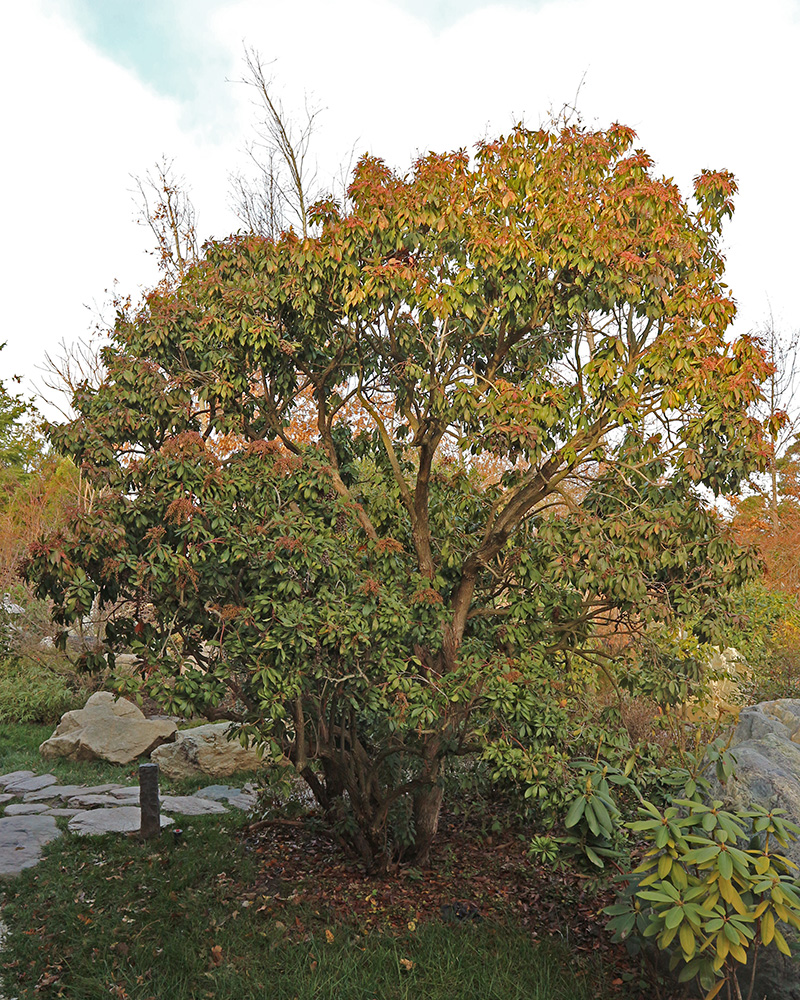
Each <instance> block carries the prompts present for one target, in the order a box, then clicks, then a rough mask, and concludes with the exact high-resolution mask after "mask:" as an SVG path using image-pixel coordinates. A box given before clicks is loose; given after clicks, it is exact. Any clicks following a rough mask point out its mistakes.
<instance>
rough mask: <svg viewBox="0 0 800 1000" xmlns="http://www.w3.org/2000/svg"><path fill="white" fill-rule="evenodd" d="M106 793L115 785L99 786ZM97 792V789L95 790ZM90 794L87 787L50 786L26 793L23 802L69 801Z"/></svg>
mask: <svg viewBox="0 0 800 1000" xmlns="http://www.w3.org/2000/svg"><path fill="white" fill-rule="evenodd" d="M98 787H99V788H101V789H102V790H103V791H104V792H105V791H107V790H108V789H109V788H113V787H114V786H113V785H99V786H98ZM93 791H97V789H93ZM88 792H89V789H88V788H87V787H86V785H48V786H47V787H46V788H37V789H36V791H35V792H26V793H25V795H24V796H23V799H22V801H23V802H46V801H47V800H48V799H68V798H69V797H70V796H71V795H81V794H86V793H88Z"/></svg>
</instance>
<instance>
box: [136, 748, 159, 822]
mask: <svg viewBox="0 0 800 1000" xmlns="http://www.w3.org/2000/svg"><path fill="white" fill-rule="evenodd" d="M139 807H140V809H141V813H142V819H141V826H140V828H139V836H140V837H141V838H142V840H152V839H153V837H158V836H159V834H160V833H161V803H160V802H159V800H158V764H154V763H152V762H151V763H147V764H140V765H139Z"/></svg>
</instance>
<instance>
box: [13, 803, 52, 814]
mask: <svg viewBox="0 0 800 1000" xmlns="http://www.w3.org/2000/svg"><path fill="white" fill-rule="evenodd" d="M43 812H47V806H45V805H41V804H40V803H38V802H12V803H11V805H8V806H6V809H5V815H6V816H36V815H38V814H39V813H43Z"/></svg>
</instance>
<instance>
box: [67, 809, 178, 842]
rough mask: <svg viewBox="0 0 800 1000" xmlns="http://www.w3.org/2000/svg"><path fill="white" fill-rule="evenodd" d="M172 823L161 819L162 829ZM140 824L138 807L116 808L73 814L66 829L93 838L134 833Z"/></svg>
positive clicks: (88, 810) (167, 817)
mask: <svg viewBox="0 0 800 1000" xmlns="http://www.w3.org/2000/svg"><path fill="white" fill-rule="evenodd" d="M53 822H54V823H55V820H53ZM174 822H175V820H173V819H170V818H169V816H162V817H161V826H162V827H164V826H169V825H170V824H171V823H174ZM141 823H142V813H141V810H140V809H139V807H138V806H117V807H116V808H113V809H84V810H82V811H81V812H78V813H75V815H74V816H73V817H72V819H71V820H70V821H69V823H68V824H67V827H68V829H70V830H71V831H72V832H73V833H77V834H79V835H80V836H95V835H99V834H103V833H136V831H137V830H139V828H140V827H141Z"/></svg>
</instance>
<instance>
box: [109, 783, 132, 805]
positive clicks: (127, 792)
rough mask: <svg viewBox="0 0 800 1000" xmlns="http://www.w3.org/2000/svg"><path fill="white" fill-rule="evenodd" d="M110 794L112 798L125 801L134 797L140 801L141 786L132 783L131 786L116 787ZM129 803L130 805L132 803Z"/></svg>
mask: <svg viewBox="0 0 800 1000" xmlns="http://www.w3.org/2000/svg"><path fill="white" fill-rule="evenodd" d="M108 794H109V795H110V796H111V797H112V799H117V800H118V801H120V802H125V800H126V799H134V800H135V801H136V802H137V803H138V801H139V786H138V785H132V786H131V787H130V788H114V789H112V790H111V791H110V792H109V793H108ZM127 804H128V805H130V803H127Z"/></svg>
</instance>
